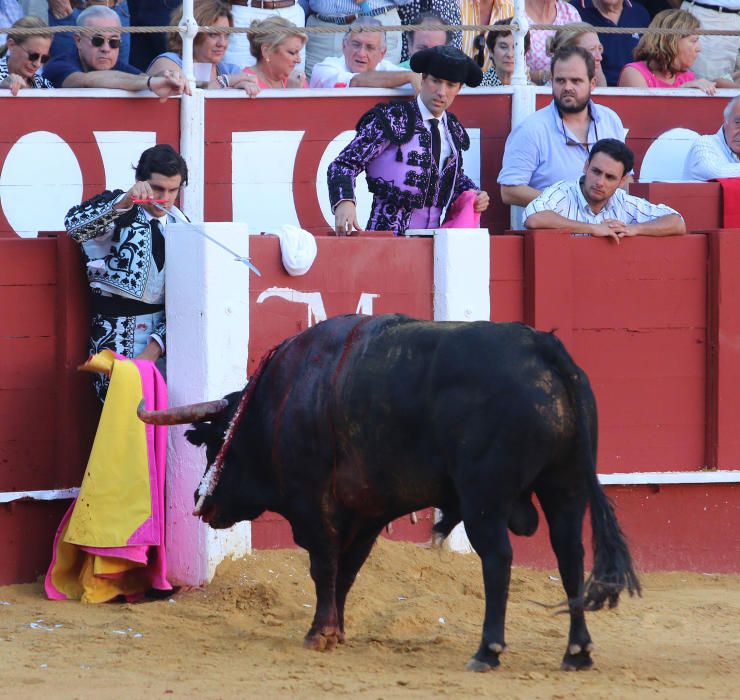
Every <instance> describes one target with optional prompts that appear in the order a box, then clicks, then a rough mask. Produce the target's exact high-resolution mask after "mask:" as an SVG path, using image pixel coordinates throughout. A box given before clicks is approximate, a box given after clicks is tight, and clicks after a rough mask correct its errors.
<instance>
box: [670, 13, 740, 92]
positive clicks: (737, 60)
mask: <svg viewBox="0 0 740 700" xmlns="http://www.w3.org/2000/svg"><path fill="white" fill-rule="evenodd" d="M681 9H682V10H686V12H690V13H691V14H692V15H693V16H694V17H696V19H698V20H699V22H701V27H702V29H724V30H730V31H732V30H735V32H736V33H735V36H702V37H701V38H700V39H699V43H700V45H701V53H700V54H699V55H698V56H697V58H696V61H695V63H694V65H693V66H692V68H693V70H694V72H695V73H696V75H697V76H698V77H699V78H707V79H708V80H713V79H714V78H716V77H717V76H719V77H721V78H724V79H725V80H726V81H728V80H729V81H733V80H734V82H735V83H740V76H739V75H736V74H737V73H740V34H738V33H737V32H740V0H706V2H704V0H702V2H693V0H692V1H689V2H684V3H683V4H682V5H681ZM733 76H735V77H734V78H733ZM718 87H724V86H723V85H718Z"/></svg>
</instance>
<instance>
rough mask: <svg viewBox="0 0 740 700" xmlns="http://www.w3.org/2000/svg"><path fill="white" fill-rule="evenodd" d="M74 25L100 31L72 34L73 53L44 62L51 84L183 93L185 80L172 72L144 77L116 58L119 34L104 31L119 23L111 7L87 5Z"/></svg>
mask: <svg viewBox="0 0 740 700" xmlns="http://www.w3.org/2000/svg"><path fill="white" fill-rule="evenodd" d="M77 26H79V27H85V28H98V27H99V28H100V31H99V32H95V33H89V32H80V33H79V34H76V35H75V44H76V46H77V51H76V53H74V54H67V55H63V56H57V57H55V58H54V59H52V60H51V61H49V63H47V64H46V66H45V67H44V77H45V78H46V79H47V80H48V81H49V82H50V83H51V84H52V85H53V86H54V87H56V88H113V89H119V90H129V91H132V92H136V91H139V90H147V89H149V90H151V91H152V92H153V93H155V94H156V95H158V96H159V97H160V98H162V99H165V98H167V97H171V96H174V95H182V94H183V92H187V90H188V84H187V81H185V79H184V78H183V77H182V76H181V75H179V74H178V73H175V72H174V71H173V72H172V73H170V74H168V75H161V76H156V77H154V76H148V75H145V74H143V73H142V72H141V71H140V70H139V69H138V68H136V67H134V66H132V65H129V64H128V63H125V62H123V61H121V60H119V57H118V51H119V48H120V46H121V33H120V32H118V31H105V29H106V28H115V27H120V26H121V22H120V20H119V19H118V15H117V14H116V13H115V12H114V11H113V10H111V9H109V8H107V7H103V6H101V5H94V6H93V7H89V8H88V9H87V10H84V11H83V12H81V13H80V16H79V17H78V18H77Z"/></svg>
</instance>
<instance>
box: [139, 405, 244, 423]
mask: <svg viewBox="0 0 740 700" xmlns="http://www.w3.org/2000/svg"><path fill="white" fill-rule="evenodd" d="M228 405H229V402H228V401H227V400H226V399H218V400H217V401H204V402H203V403H191V404H188V405H187V406H175V407H174V408H166V409H164V410H162V411H147V410H146V409H145V408H144V402H143V401H142V402H141V403H140V404H139V408H138V409H137V411H136V415H138V416H139V420H142V421H144V423H151V424H152V425H182V424H184V423H195V422H196V421H199V420H206V419H208V418H213V417H214V416H217V415H218V414H219V413H223V412H224V411H225V410H226V407H227V406H228Z"/></svg>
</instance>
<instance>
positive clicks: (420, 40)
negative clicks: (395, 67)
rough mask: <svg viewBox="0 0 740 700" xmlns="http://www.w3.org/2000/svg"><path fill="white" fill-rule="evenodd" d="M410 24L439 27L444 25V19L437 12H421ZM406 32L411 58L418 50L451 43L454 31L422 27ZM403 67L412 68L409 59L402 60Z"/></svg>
mask: <svg viewBox="0 0 740 700" xmlns="http://www.w3.org/2000/svg"><path fill="white" fill-rule="evenodd" d="M409 24H416V25H419V26H422V27H423V26H425V25H431V26H437V27H438V26H440V25H443V24H444V21H443V20H442V18H441V17H440V16H439V15H438V14H437V13H436V12H420V13H419V14H418V15H417V16H416V17H414V19H412V20H411V22H410V23H409ZM406 34H407V35H408V36H407V37H406V40H407V42H408V49H407V50H408V55H409V58H410V57H411V56H413V55H414V54H415V53H416V52H417V51H423V50H424V49H431V48H432V47H434V46H444V45H445V44H449V43H451V40H452V32H446V31H443V30H441V29H421V30H418V31H415V32H406ZM401 68H406V69H410V67H409V61H408V59H407V60H405V61H402V62H401Z"/></svg>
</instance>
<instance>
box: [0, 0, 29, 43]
mask: <svg viewBox="0 0 740 700" xmlns="http://www.w3.org/2000/svg"><path fill="white" fill-rule="evenodd" d="M21 17H23V10H22V9H21V6H20V5H19V4H18V0H0V27H12V26H13V23H14V22H17V21H18V20H19V19H20V18H21ZM6 39H7V37H6V35H5V34H0V45H1V44H4V43H5V41H6Z"/></svg>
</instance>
